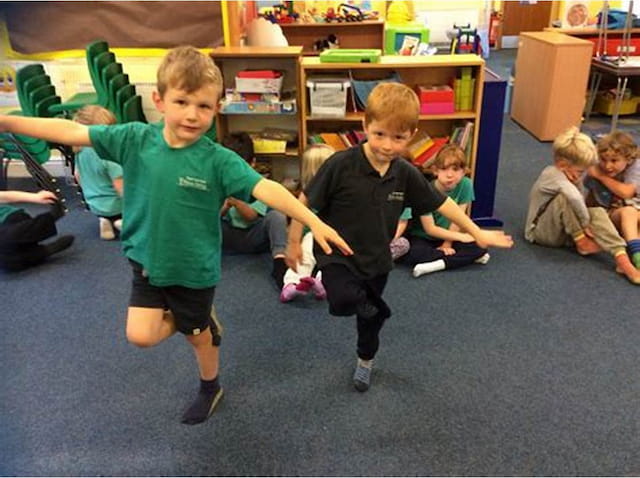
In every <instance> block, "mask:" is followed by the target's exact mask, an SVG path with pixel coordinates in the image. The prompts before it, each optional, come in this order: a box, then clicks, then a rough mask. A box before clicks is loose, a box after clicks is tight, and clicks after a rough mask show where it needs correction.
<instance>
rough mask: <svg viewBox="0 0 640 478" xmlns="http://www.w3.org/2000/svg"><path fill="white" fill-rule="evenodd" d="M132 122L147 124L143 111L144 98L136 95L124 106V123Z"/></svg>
mask: <svg viewBox="0 0 640 478" xmlns="http://www.w3.org/2000/svg"><path fill="white" fill-rule="evenodd" d="M132 121H139V122H140V123H146V122H147V118H146V116H145V114H144V110H143V109H142V96H140V95H135V96H132V97H131V98H129V99H128V100H127V101H125V102H124V104H123V105H122V122H123V123H130V122H132Z"/></svg>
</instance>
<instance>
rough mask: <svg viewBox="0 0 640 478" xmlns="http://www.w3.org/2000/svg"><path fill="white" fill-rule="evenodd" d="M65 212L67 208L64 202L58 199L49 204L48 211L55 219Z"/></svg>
mask: <svg viewBox="0 0 640 478" xmlns="http://www.w3.org/2000/svg"><path fill="white" fill-rule="evenodd" d="M66 212H67V208H66V207H64V204H63V203H62V201H60V200H57V201H56V202H54V203H53V204H52V205H51V209H50V210H49V213H50V214H51V215H52V216H53V219H54V220H56V221H57V220H58V219H60V218H61V217H62V216H64V215H65V214H66Z"/></svg>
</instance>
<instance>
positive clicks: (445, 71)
mask: <svg viewBox="0 0 640 478" xmlns="http://www.w3.org/2000/svg"><path fill="white" fill-rule="evenodd" d="M484 63H485V62H484V60H483V59H482V58H480V57H479V56H477V55H434V56H418V57H416V56H382V57H381V59H380V62H379V63H321V62H320V59H319V58H318V57H304V58H302V62H301V72H300V82H301V83H300V85H301V86H300V90H301V91H302V94H301V96H302V98H301V101H300V105H299V106H300V108H299V109H300V114H301V133H300V134H301V138H303V141H304V140H308V136H309V134H316V133H320V132H339V131H340V130H342V129H362V126H361V125H358V127H357V128H356V127H354V123H361V122H362V120H363V118H364V114H363V113H362V112H359V111H354V110H353V101H352V98H351V97H350V96H349V97H348V98H347V112H346V114H345V116H344V117H343V118H325V117H314V116H311V114H310V103H309V102H310V99H309V89H308V88H307V87H306V83H307V80H308V79H309V78H313V77H316V76H332V75H333V76H336V75H339V76H349V75H351V76H352V77H353V78H354V79H355V80H374V79H383V78H387V77H389V76H390V75H391V73H392V72H396V73H398V74H399V75H400V78H401V79H402V81H403V82H404V83H405V84H407V85H408V86H409V87H411V88H415V87H416V86H418V85H437V84H449V83H451V80H452V79H453V78H454V77H456V75H457V74H458V73H459V71H460V69H461V68H463V67H470V68H471V69H472V76H473V78H474V79H475V91H474V98H473V107H472V110H471V111H459V112H455V113H451V114H442V115H434V114H431V115H420V123H419V125H418V128H419V129H420V130H422V131H426V132H427V133H428V134H429V135H430V136H431V137H435V136H449V135H451V132H452V131H453V128H454V126H458V125H461V124H462V123H464V121H472V122H473V123H474V126H475V127H474V130H473V140H472V141H473V143H472V148H471V158H470V164H469V166H470V170H471V174H470V175H471V178H473V176H474V174H475V156H476V151H477V145H478V130H479V129H480V128H479V124H480V110H481V105H482V89H483V85H484ZM351 90H352V88H349V93H348V95H352V94H353V92H352V91H351Z"/></svg>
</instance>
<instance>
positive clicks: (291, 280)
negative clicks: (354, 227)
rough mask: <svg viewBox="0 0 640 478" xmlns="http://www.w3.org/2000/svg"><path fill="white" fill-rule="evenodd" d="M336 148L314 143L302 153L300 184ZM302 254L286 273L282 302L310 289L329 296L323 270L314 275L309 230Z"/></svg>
mask: <svg viewBox="0 0 640 478" xmlns="http://www.w3.org/2000/svg"><path fill="white" fill-rule="evenodd" d="M333 153H335V150H334V149H333V148H332V147H331V146H329V145H328V144H312V145H311V146H309V147H308V148H307V149H306V150H305V152H304V154H303V155H302V174H301V178H300V184H301V186H302V188H303V189H304V188H306V187H307V184H309V182H310V181H311V179H312V178H313V177H314V176H315V174H316V172H317V171H318V169H320V166H322V164H323V163H324V162H325V161H326V160H327V159H328V158H329V157H330V156H331V155H332V154H333ZM301 248H302V256H301V258H300V261H299V262H298V267H297V271H295V270H293V269H292V268H289V269H287V272H286V273H285V275H284V286H283V287H282V292H281V293H280V301H281V302H290V301H292V300H294V299H295V298H296V297H300V296H304V295H306V294H307V293H308V292H309V291H310V290H311V291H312V292H313V293H314V295H315V297H316V299H318V300H324V299H325V298H326V296H327V293H326V291H325V290H324V286H323V285H322V272H320V271H318V273H317V274H316V276H315V277H313V276H312V274H313V269H314V267H315V266H316V258H315V256H314V255H313V235H312V234H311V232H307V233H306V234H305V235H304V236H303V238H302V243H301Z"/></svg>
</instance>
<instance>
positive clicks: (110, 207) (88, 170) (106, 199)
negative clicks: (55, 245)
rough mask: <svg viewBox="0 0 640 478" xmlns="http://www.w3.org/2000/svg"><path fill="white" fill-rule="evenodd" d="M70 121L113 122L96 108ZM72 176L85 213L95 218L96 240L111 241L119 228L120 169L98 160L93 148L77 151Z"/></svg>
mask: <svg viewBox="0 0 640 478" xmlns="http://www.w3.org/2000/svg"><path fill="white" fill-rule="evenodd" d="M73 119H74V121H77V122H78V123H80V124H84V125H87V126H89V125H94V124H115V123H116V117H115V116H113V113H111V111H109V110H108V109H106V108H103V107H102V106H98V105H87V106H84V107H82V108H80V109H79V110H78V111H77V112H76V114H75V115H74V116H73ZM75 177H76V181H78V184H80V187H81V188H82V194H83V196H84V200H85V202H86V203H87V206H88V207H89V210H90V211H91V212H92V213H94V214H95V215H96V216H98V221H99V224H100V239H104V240H105V241H111V240H113V239H115V238H116V236H117V234H118V231H119V230H120V229H122V188H123V186H122V166H120V165H119V164H117V163H114V162H113V161H105V160H104V159H101V158H100V157H99V156H98V155H97V154H96V152H95V150H94V149H93V148H87V147H85V148H80V150H79V151H78V152H77V154H76V171H75Z"/></svg>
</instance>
